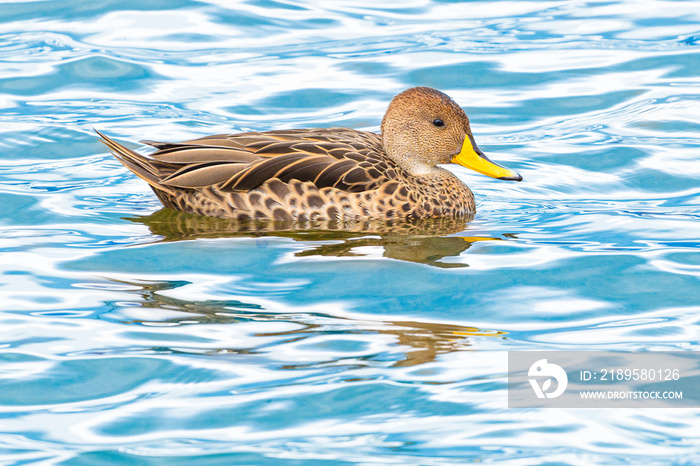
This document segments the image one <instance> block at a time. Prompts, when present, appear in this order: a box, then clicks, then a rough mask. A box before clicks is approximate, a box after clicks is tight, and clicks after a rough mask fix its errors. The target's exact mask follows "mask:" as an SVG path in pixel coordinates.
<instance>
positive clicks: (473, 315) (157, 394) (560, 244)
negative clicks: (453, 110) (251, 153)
mask: <svg viewBox="0 0 700 466" xmlns="http://www.w3.org/2000/svg"><path fill="white" fill-rule="evenodd" d="M384 3H385V6H382V2H369V1H362V0H360V1H358V0H352V1H335V2H321V1H320V0H317V1H315V2H314V1H236V2H224V1H217V0H203V1H185V0H180V1H167V2H166V1H147V2H135V1H109V0H101V1H100V0H95V1H90V2H85V1H83V0H65V1H60V2H59V1H54V2H51V1H37V2H24V1H15V2H6V3H2V4H0V123H1V124H0V206H1V207H2V213H1V214H0V329H2V331H1V332H0V463H2V464H65V465H94V464H113V463H124V464H159V465H169V464H256V465H257V464H347V463H358V464H416V465H443V464H462V463H464V462H471V461H473V462H477V461H479V462H485V463H488V462H510V463H513V464H635V463H645V464H663V465H666V464H692V463H698V462H700V417H699V415H700V410H698V409H685V410H679V409H641V410H623V409H617V410H614V409H607V410H602V409H601V410H575V409H568V410H566V409H557V410H552V409H539V410H535V409H533V410H524V409H509V408H508V407H507V392H506V373H507V352H508V351H510V350H522V349H538V350H543V349H555V350H556V349H558V350H572V349H577V350H607V349H609V350H640V351H652V350H670V351H691V350H698V349H700V348H699V346H700V345H699V338H700V337H699V335H700V322H699V320H700V283H699V282H698V278H700V254H699V252H700V239H699V238H700V226H699V225H700V223H699V222H700V138H699V135H700V118H699V116H700V104H699V102H698V101H699V100H700V98H699V96H700V92H699V90H700V87H699V86H700V9H699V8H698V5H697V2H695V1H661V0H641V1H640V0H627V1H623V0H620V1H615V0H610V1H591V2H565V1H561V2H557V1H551V2H508V1H485V2H464V3H461V2H448V1H428V0H423V1H413V0H411V1H406V2H384ZM415 85H426V86H432V87H435V88H438V89H441V90H442V91H444V92H446V93H448V94H449V95H451V96H452V97H453V98H454V99H455V100H456V101H458V102H459V103H460V104H461V105H462V106H463V107H464V108H465V109H466V110H467V112H468V114H469V116H470V118H471V121H472V128H473V130H474V133H475V135H476V139H477V141H478V142H479V145H480V146H481V147H482V149H483V150H484V151H485V152H487V154H488V155H489V156H490V157H491V158H492V159H494V160H497V161H499V162H502V163H504V164H506V165H508V166H509V167H512V168H514V169H516V170H518V171H519V172H520V173H521V174H522V175H523V176H524V178H525V180H524V181H523V182H522V183H506V182H499V181H496V180H492V179H489V178H486V177H483V176H480V175H477V174H473V173H471V172H468V171H467V170H462V169H455V172H456V173H457V174H458V176H460V177H461V179H463V180H464V181H465V182H466V183H467V184H469V186H470V187H471V188H472V190H473V191H474V192H475V193H476V199H477V206H478V213H477V214H476V216H475V217H474V219H473V220H472V221H471V222H469V223H465V222H462V223H461V224H458V225H432V226H431V228H428V229H426V231H422V232H413V233H410V234H408V233H401V232H391V231H370V232H358V231H355V232H352V231H346V232H338V231H314V232H293V231H292V232H277V233H275V232H269V233H265V232H258V233H251V232H246V231H237V230H236V229H233V228H229V227H227V226H226V225H222V224H220V223H212V222H206V221H201V220H200V219H193V218H192V217H188V216H178V215H173V213H172V212H169V211H164V212H158V211H159V210H160V204H159V202H158V201H157V199H156V197H155V196H154V194H153V193H152V192H151V191H150V189H149V188H148V186H147V185H146V184H145V183H143V182H142V181H141V180H139V179H137V178H136V177H135V176H134V175H133V174H131V173H130V172H128V171H127V170H126V169H125V168H123V167H122V166H121V165H120V164H119V162H117V161H116V160H115V159H114V158H113V157H112V156H111V155H109V154H108V153H107V150H106V148H105V147H104V146H103V145H102V144H101V143H100V142H99V141H98V139H97V137H96V135H95V133H94V132H93V131H92V128H96V129H99V130H102V131H105V132H106V133H107V134H109V135H111V136H113V137H115V138H117V139H118V140H119V141H122V142H124V143H127V144H129V143H130V144H132V145H131V147H136V148H140V147H142V146H139V145H138V143H137V141H138V140H140V139H156V140H175V141H176V140H184V139H191V138H195V137H199V136H204V135H208V134H215V133H225V132H238V131H247V130H253V129H255V130H271V129H283V128H303V127H318V126H348V127H353V128H362V129H368V130H374V131H377V130H378V126H379V122H380V120H381V117H382V115H383V113H384V110H385V109H386V106H387V104H388V102H389V100H390V99H391V97H392V96H393V95H395V94H396V93H398V92H400V91H401V90H403V89H405V88H408V87H411V86H415ZM139 150H140V149H139Z"/></svg>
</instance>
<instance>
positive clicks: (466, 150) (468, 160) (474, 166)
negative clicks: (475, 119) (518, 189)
mask: <svg viewBox="0 0 700 466" xmlns="http://www.w3.org/2000/svg"><path fill="white" fill-rule="evenodd" d="M452 163H456V164H457V165H461V166H463V167H466V168H469V169H471V170H474V171H475V172H478V173H481V174H483V175H486V176H490V177H492V178H498V179H499V180H509V181H522V179H523V177H522V176H520V175H519V174H518V172H516V171H514V170H511V169H510V168H506V167H503V166H501V165H498V164H497V163H494V162H492V161H490V160H489V159H488V157H486V156H485V155H484V153H483V152H481V150H480V149H479V148H478V147H477V146H476V143H475V142H474V139H472V137H471V136H467V137H465V138H464V144H462V150H461V151H460V152H459V154H457V155H455V156H454V157H452Z"/></svg>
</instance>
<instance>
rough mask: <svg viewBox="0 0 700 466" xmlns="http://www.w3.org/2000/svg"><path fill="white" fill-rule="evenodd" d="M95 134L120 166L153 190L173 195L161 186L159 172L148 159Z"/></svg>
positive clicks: (102, 135)
mask: <svg viewBox="0 0 700 466" xmlns="http://www.w3.org/2000/svg"><path fill="white" fill-rule="evenodd" d="M95 132H96V133H97V134H99V135H100V137H101V138H102V142H104V143H105V145H106V146H107V147H108V148H109V151H110V152H111V153H112V155H114V157H116V159H117V160H119V161H120V162H121V163H122V165H124V166H125V167H126V168H128V169H129V170H131V171H132V172H133V173H134V174H135V175H136V176H138V177H139V178H141V179H142V180H144V181H145V182H146V183H148V184H149V185H151V186H152V187H153V188H154V189H156V190H158V191H164V192H166V193H168V194H171V195H175V192H174V191H173V190H172V188H169V187H167V186H163V185H162V184H161V181H162V174H161V173H160V170H158V168H157V167H156V166H154V165H153V164H152V163H151V161H150V160H149V159H148V157H145V156H143V155H141V154H139V153H138V152H134V151H133V150H131V149H129V148H127V147H124V146H122V145H121V144H119V143H118V142H116V141H114V140H113V139H111V138H109V137H107V136H105V135H104V134H102V133H100V132H99V131H97V130H95Z"/></svg>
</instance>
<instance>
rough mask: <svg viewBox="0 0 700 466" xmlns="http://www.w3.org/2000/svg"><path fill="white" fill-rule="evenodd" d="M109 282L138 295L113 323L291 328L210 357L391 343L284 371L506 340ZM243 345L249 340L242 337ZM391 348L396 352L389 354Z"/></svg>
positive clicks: (427, 354)
mask: <svg viewBox="0 0 700 466" xmlns="http://www.w3.org/2000/svg"><path fill="white" fill-rule="evenodd" d="M113 282H115V283H118V284H119V285H120V289H122V290H124V288H125V287H124V285H126V288H128V289H130V290H131V292H133V293H135V294H137V295H139V298H138V300H136V302H134V301H131V305H132V306H136V307H137V308H138V309H137V310H134V309H132V310H131V311H126V313H125V314H127V315H132V316H133V314H134V311H136V314H137V315H138V317H139V318H135V319H134V318H132V319H126V318H124V316H122V317H120V318H119V320H121V321H122V322H124V323H126V324H134V325H157V326H163V325H166V324H167V325H171V326H173V325H197V324H209V325H212V324H214V325H221V324H231V325H235V324H239V323H250V322H269V323H280V322H285V323H291V324H294V326H295V328H294V329H291V330H284V331H277V332H274V331H273V332H269V333H268V332H258V333H254V334H253V335H251V336H253V337H260V344H259V346H247V347H226V348H214V349H212V350H210V351H209V352H211V354H213V355H235V354H256V353H258V352H267V351H268V349H269V348H270V346H280V347H281V349H283V348H284V347H285V346H286V345H293V344H295V343H297V342H300V341H305V340H306V341H308V342H310V343H313V342H314V341H315V338H317V337H324V336H326V335H336V336H338V339H339V340H342V339H343V338H342V337H343V335H360V336H363V337H365V338H367V340H368V341H369V340H371V341H373V342H374V341H375V340H376V339H375V338H373V337H372V335H388V336H391V337H393V338H392V342H391V343H388V344H387V343H385V345H388V346H389V347H390V348H387V351H380V353H381V354H375V355H366V354H363V355H356V354H354V353H353V352H349V353H347V354H346V355H345V356H344V357H343V358H338V359H331V360H325V359H323V360H319V361H315V362H305V363H303V364H289V363H284V364H283V366H282V367H280V368H281V369H287V370H293V369H308V368H313V367H322V366H325V365H336V364H343V363H344V361H345V360H348V361H350V360H351V361H352V363H350V362H348V363H347V364H354V365H362V366H371V365H376V364H379V365H387V363H388V365H389V366H390V367H409V366H415V365H419V364H424V363H428V362H432V361H435V360H436V358H437V357H438V356H439V355H441V354H447V353H452V352H455V351H465V350H469V349H472V344H473V343H472V339H475V338H505V336H506V332H504V331H499V330H485V329H479V328H477V327H471V326H463V325H456V324H448V323H442V322H426V321H411V320H391V319H380V318H375V317H376V316H370V315H367V318H366V319H364V318H363V319H358V318H356V317H348V316H339V315H333V314H332V313H330V312H328V313H323V312H304V311H301V310H299V309H295V310H294V311H293V312H271V311H269V310H266V309H265V308H263V306H261V305H259V304H255V303H246V302H243V301H238V300H226V301H213V300H207V301H186V300H181V299H178V298H173V297H170V296H166V295H164V294H162V292H163V291H168V290H172V289H176V288H179V287H181V286H184V285H186V284H187V283H185V282H176V281H173V282H144V281H128V282H127V281H123V280H113ZM119 309H120V308H117V309H115V310H119ZM156 309H160V310H165V311H178V312H182V313H186V315H183V316H182V317H177V318H169V319H157V320H156V319H153V320H149V319H148V318H147V316H148V312H147V310H156ZM270 338H273V339H276V342H275V343H272V344H271V342H270ZM246 341H250V340H249V339H246ZM177 346H178V348H177V350H170V351H178V352H187V349H186V348H185V347H183V345H182V344H178V345H177ZM397 347H398V348H400V349H401V352H400V353H397V352H396V351H395V348H397ZM163 349H164V348H163V347H162V345H160V346H159V348H158V349H156V348H154V350H158V351H162V350H163ZM193 352H196V353H200V354H201V353H202V351H201V348H197V349H194V350H193ZM283 353H284V352H282V354H283Z"/></svg>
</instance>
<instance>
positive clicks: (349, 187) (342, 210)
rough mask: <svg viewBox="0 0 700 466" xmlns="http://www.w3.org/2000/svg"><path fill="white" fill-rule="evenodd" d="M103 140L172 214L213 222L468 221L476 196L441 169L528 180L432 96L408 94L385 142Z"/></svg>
mask: <svg viewBox="0 0 700 466" xmlns="http://www.w3.org/2000/svg"><path fill="white" fill-rule="evenodd" d="M438 123H439V124H438ZM100 135H101V136H102V138H103V139H104V141H105V143H106V144H107V145H108V147H109V148H110V150H111V151H112V153H113V154H114V155H115V156H116V157H117V158H118V159H119V161H121V162H122V163H123V164H124V165H125V166H126V167H127V168H129V169H130V170H132V171H133V172H134V173H135V174H136V175H138V176H139V177H140V178H142V179H144V180H145V181H147V182H148V183H149V185H150V186H151V187H152V188H153V190H154V191H155V193H156V195H157V196H158V198H159V199H160V200H161V202H162V203H163V205H164V206H165V207H169V208H173V209H177V210H181V211H184V212H191V213H195V214H200V215H206V216H210V217H222V218H235V219H269V220H285V221H298V220H302V221H303V220H341V221H345V220H351V221H355V220H368V219H395V218H396V219H405V218H426V217H442V216H449V217H460V216H464V215H467V214H470V213H472V212H474V210H475V205H474V196H473V195H472V192H471V191H470V190H469V188H468V187H467V186H466V185H464V184H463V183H462V182H461V181H460V180H459V179H458V178H457V177H456V176H454V175H453V174H452V173H451V172H449V171H448V170H445V169H443V168H440V167H438V166H437V164H439V163H448V162H451V161H452V162H456V163H460V164H462V165H465V166H467V164H466V163H464V160H465V158H466V157H471V158H474V157H476V159H477V160H476V165H477V166H476V167H474V166H471V167H470V168H475V169H476V170H478V171H481V172H482V173H486V174H489V175H491V176H495V177H499V178H503V179H514V180H519V179H520V176H519V175H517V173H515V172H512V171H510V170H507V169H505V168H503V167H500V166H498V165H495V164H493V163H492V162H490V161H488V159H486V157H485V156H483V154H482V153H481V152H480V151H479V150H478V148H477V147H476V145H475V144H474V142H473V136H472V135H471V130H470V129H469V120H468V119H467V117H466V115H465V114H464V112H463V111H462V109H461V108H460V107H459V106H458V105H457V104H455V103H454V102H453V101H452V100H451V99H450V98H449V97H447V96H446V95H444V94H442V93H441V92H439V91H436V90H434V89H430V88H413V89H409V90H408V91H405V92H404V93H402V94H399V96H397V97H396V98H395V99H394V100H393V101H392V104H391V106H390V107H389V110H388V111H387V115H386V116H385V118H384V120H383V122H382V135H379V134H376V133H371V132H366V131H356V130H352V129H346V128H329V129H310V130H290V131H268V132H256V133H241V134H231V135H216V136H209V137H205V138H201V139H195V140H192V141H185V142H182V143H172V144H171V143H157V142H150V141H146V143H148V144H150V145H152V146H154V147H156V148H158V149H159V150H158V151H156V152H155V153H153V154H151V155H149V156H143V155H141V154H138V153H136V152H134V151H132V150H130V149H127V148H126V147H124V146H122V145H120V144H118V143H116V142H115V141H113V140H111V139H109V138H108V137H106V136H104V135H102V134H100ZM471 165H474V164H471ZM482 165H483V166H482ZM484 166H485V167H486V168H484ZM488 170H490V171H491V172H488Z"/></svg>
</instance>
